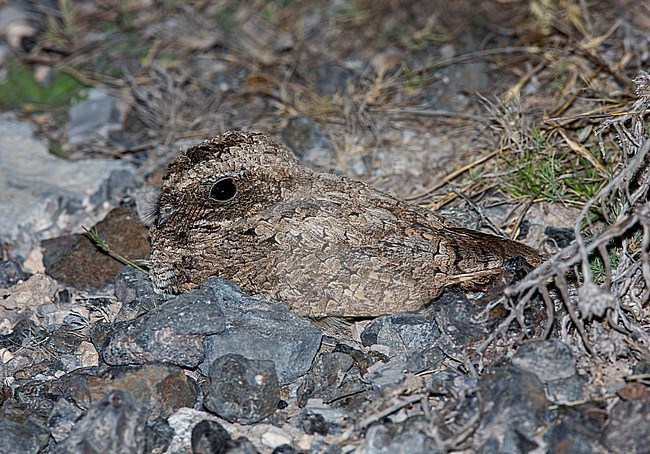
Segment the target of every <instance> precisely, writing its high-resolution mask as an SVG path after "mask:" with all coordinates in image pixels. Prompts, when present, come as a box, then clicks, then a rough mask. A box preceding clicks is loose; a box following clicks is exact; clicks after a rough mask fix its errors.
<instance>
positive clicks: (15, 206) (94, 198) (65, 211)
mask: <svg viewBox="0 0 650 454" xmlns="http://www.w3.org/2000/svg"><path fill="white" fill-rule="evenodd" d="M134 171H135V170H134V166H133V165H132V164H130V163H127V162H122V161H115V160H108V159H89V160H83V161H66V160H65V159H61V158H58V157H56V156H54V155H52V154H50V153H48V150H47V145H46V142H45V141H43V140H40V139H37V138H36V137H34V132H33V127H32V126H31V125H30V124H29V123H27V122H23V121H19V120H16V119H15V117H14V116H12V115H10V114H5V115H2V116H0V212H1V213H2V216H0V232H2V235H3V236H5V239H6V240H7V241H9V242H11V243H13V246H14V248H13V249H12V250H11V254H12V256H13V257H26V256H27V255H28V253H29V252H30V251H31V249H32V248H33V247H34V246H35V245H36V244H37V242H38V240H43V239H47V238H54V237H57V236H60V235H61V234H65V233H71V232H81V225H86V226H88V225H94V224H95V223H96V222H97V221H98V220H99V219H101V218H102V217H103V216H104V215H106V213H107V212H108V211H109V209H110V207H111V204H114V203H115V202H117V201H118V200H119V198H120V197H121V195H122V193H123V192H124V190H125V188H126V187H127V186H128V184H129V183H130V182H131V179H132V177H133V173H134Z"/></svg>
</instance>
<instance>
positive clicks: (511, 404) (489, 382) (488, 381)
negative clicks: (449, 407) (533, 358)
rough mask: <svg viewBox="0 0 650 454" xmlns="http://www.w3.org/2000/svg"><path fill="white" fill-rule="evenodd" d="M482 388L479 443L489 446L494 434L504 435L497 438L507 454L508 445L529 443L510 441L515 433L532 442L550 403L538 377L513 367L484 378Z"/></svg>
mask: <svg viewBox="0 0 650 454" xmlns="http://www.w3.org/2000/svg"><path fill="white" fill-rule="evenodd" d="M479 387H480V389H481V393H482V398H483V402H484V407H483V411H484V413H483V417H482V418H481V422H480V425H479V429H478V431H477V432H478V439H479V440H486V442H487V440H489V439H490V438H491V437H493V436H494V434H496V433H499V434H502V435H501V437H500V438H498V442H499V444H500V446H501V447H500V448H499V451H501V450H502V449H503V450H505V449H506V448H505V447H506V445H507V444H508V443H514V442H515V441H516V443H517V444H521V443H524V444H525V443H526V442H524V440H519V439H516V440H513V439H512V438H508V437H513V436H514V433H510V432H512V431H516V433H517V434H518V435H517V437H519V436H521V437H524V438H525V439H526V440H528V441H531V440H530V438H532V437H533V435H534V434H535V432H536V431H537V430H538V429H539V428H540V427H541V426H542V425H543V424H544V423H545V421H546V413H547V407H548V400H547V399H546V395H545V393H544V385H543V383H542V382H541V381H540V380H539V378H537V376H536V375H534V374H532V373H530V372H528V371H525V370H523V369H519V368H517V367H514V366H504V367H497V368H495V369H492V370H488V371H487V372H486V373H484V374H483V376H482V377H481V379H480V380H479ZM508 433H510V435H508Z"/></svg>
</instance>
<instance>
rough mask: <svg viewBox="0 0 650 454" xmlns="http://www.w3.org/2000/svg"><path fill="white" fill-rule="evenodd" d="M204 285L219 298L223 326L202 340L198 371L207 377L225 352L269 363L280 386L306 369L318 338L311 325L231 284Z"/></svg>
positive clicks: (310, 362)
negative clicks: (202, 347) (272, 365)
mask: <svg viewBox="0 0 650 454" xmlns="http://www.w3.org/2000/svg"><path fill="white" fill-rule="evenodd" d="M204 285H206V286H211V288H213V289H214V291H215V292H217V293H219V294H220V295H221V302H222V305H223V306H222V307H223V311H224V317H225V319H226V327H225V330H224V331H223V332H221V333H218V334H215V335H213V336H208V337H206V339H205V342H204V347H205V352H206V357H205V361H204V362H203V364H201V366H200V369H201V372H203V373H204V374H205V375H207V374H208V371H209V366H210V364H211V363H212V361H214V360H215V359H216V358H218V357H220V356H222V355H225V354H227V353H237V354H241V355H243V356H245V357H246V358H248V359H260V360H271V361H273V363H274V364H275V369H276V371H277V374H278V379H279V380H280V384H281V385H284V384H287V383H291V382H293V381H294V380H295V379H296V378H298V377H300V376H302V375H304V374H305V373H306V372H307V371H308V370H309V368H310V367H311V364H312V361H313V359H314V356H316V353H317V352H318V348H319V347H320V343H321V338H322V333H321V330H320V329H319V328H318V327H316V326H315V325H314V324H313V323H312V322H310V321H309V320H306V319H304V318H301V317H298V316H296V315H294V314H292V313H291V312H290V311H289V310H288V309H287V308H286V306H284V305H283V304H280V303H276V302H272V301H267V300H265V299H263V298H257V297H250V296H248V295H246V294H244V293H243V292H242V291H241V290H240V289H239V287H237V286H236V285H235V284H233V283H232V282H229V281H226V280H223V279H210V280H208V281H206V282H205V284H204Z"/></svg>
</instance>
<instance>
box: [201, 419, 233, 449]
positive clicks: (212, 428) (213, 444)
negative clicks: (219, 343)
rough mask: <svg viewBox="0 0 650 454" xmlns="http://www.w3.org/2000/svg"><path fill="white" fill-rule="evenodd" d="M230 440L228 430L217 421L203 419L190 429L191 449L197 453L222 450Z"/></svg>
mask: <svg viewBox="0 0 650 454" xmlns="http://www.w3.org/2000/svg"><path fill="white" fill-rule="evenodd" d="M231 441H232V438H231V437H230V434H229V433H228V431H227V430H226V429H224V428H223V426H222V425H221V424H219V423H218V422H217V421H210V420H208V419H204V420H203V421H201V422H200V423H198V424H197V425H196V426H194V429H192V451H193V452H194V453H197V454H199V453H201V454H208V453H213V452H224V451H225V450H226V449H227V447H228V445H229V443H230V442H231Z"/></svg>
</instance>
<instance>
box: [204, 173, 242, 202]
mask: <svg viewBox="0 0 650 454" xmlns="http://www.w3.org/2000/svg"><path fill="white" fill-rule="evenodd" d="M235 194H237V185H236V184H235V180H233V179H232V178H222V179H221V180H219V181H217V182H216V183H215V184H213V185H212V189H210V197H211V198H213V199H214V200H218V201H220V202H227V201H228V200H230V199H232V198H233V197H235Z"/></svg>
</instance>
